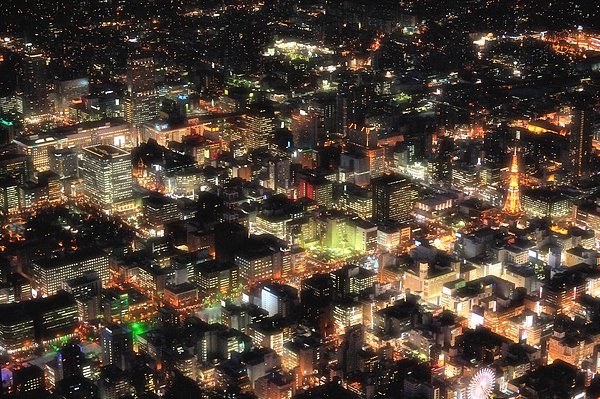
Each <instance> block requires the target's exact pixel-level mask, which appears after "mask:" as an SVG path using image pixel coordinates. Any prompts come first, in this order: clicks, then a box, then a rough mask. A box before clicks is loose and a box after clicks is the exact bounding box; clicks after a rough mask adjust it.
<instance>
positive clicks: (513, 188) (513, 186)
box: [502, 148, 523, 216]
mask: <svg viewBox="0 0 600 399" xmlns="http://www.w3.org/2000/svg"><path fill="white" fill-rule="evenodd" d="M502 211H503V212H504V213H506V214H507V215H510V216H517V215H519V214H521V212H522V211H523V208H522V207H521V193H520V191H519V160H518V159H517V149H516V148H515V152H514V153H513V156H512V163H511V165H510V181H509V183H508V193H506V201H505V202H504V208H502Z"/></svg>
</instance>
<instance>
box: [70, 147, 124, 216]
mask: <svg viewBox="0 0 600 399" xmlns="http://www.w3.org/2000/svg"><path fill="white" fill-rule="evenodd" d="M80 173H81V177H82V178H83V194H84V196H85V197H86V198H87V199H88V201H90V203H92V204H93V205H95V206H97V207H99V208H101V209H103V210H105V211H109V212H110V211H114V210H117V208H118V206H119V205H120V204H123V203H125V202H127V201H128V200H130V199H131V198H132V183H133V180H132V175H131V173H132V165H131V155H130V154H129V152H127V151H125V150H123V149H120V148H118V147H115V146H112V145H95V146H91V147H86V148H84V149H83V151H82V158H81V168H80Z"/></svg>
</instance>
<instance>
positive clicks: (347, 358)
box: [338, 325, 365, 376]
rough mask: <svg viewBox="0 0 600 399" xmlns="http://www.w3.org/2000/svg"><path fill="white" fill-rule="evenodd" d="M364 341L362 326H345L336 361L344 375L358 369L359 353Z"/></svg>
mask: <svg viewBox="0 0 600 399" xmlns="http://www.w3.org/2000/svg"><path fill="white" fill-rule="evenodd" d="M364 342H365V331H364V326H362V325H355V326H350V327H347V328H346V332H345V333H344V341H343V342H342V345H341V346H340V349H339V352H338V356H339V360H338V361H339V364H340V366H341V368H342V371H343V373H344V375H345V376H347V375H349V374H352V373H354V372H356V371H358V370H359V368H360V367H359V355H360V351H361V349H362V347H363V345H364Z"/></svg>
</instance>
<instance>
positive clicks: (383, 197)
mask: <svg viewBox="0 0 600 399" xmlns="http://www.w3.org/2000/svg"><path fill="white" fill-rule="evenodd" d="M416 200H417V190H416V188H415V187H414V186H413V184H412V183H411V182H410V181H409V180H408V179H407V178H406V177H404V176H401V175H398V174H388V175H383V176H381V177H378V178H376V179H373V219H374V220H375V222H376V223H385V222H389V221H391V222H402V221H405V220H407V219H409V217H410V213H411V211H412V209H413V205H414V203H415V201H416Z"/></svg>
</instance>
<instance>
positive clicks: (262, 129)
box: [244, 105, 275, 151]
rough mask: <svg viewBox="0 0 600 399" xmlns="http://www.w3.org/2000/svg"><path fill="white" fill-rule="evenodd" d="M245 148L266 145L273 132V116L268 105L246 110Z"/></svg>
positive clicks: (249, 149)
mask: <svg viewBox="0 0 600 399" xmlns="http://www.w3.org/2000/svg"><path fill="white" fill-rule="evenodd" d="M244 130H245V144H246V150H247V151H252V150H254V149H257V148H263V147H268V146H269V144H270V143H271V142H272V141H273V135H274V134H275V116H274V114H273V110H272V109H270V107H269V106H267V105H263V106H257V107H254V108H252V109H250V110H249V111H248V113H247V114H246V117H245V128H244Z"/></svg>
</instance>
